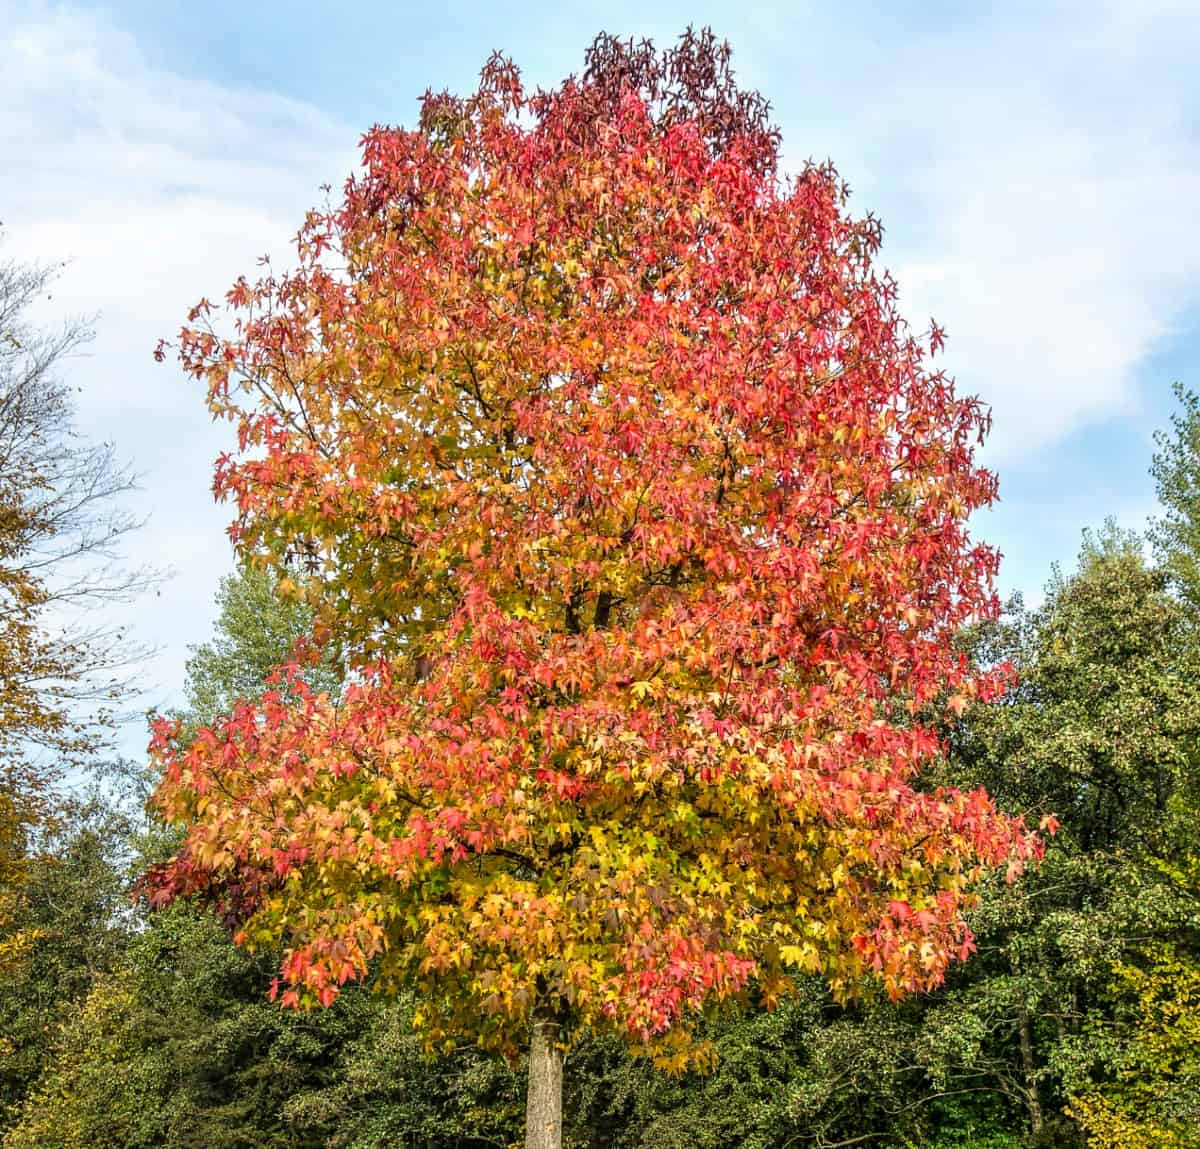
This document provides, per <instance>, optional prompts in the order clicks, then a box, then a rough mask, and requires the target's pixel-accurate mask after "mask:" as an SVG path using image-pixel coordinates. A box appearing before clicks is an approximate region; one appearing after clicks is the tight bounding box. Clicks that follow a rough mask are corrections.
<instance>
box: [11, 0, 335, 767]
mask: <svg viewBox="0 0 1200 1149" xmlns="http://www.w3.org/2000/svg"><path fill="white" fill-rule="evenodd" d="M0 57H2V58H3V60H4V67H3V68H2V69H0V107H3V108H4V109H5V114H4V115H3V116H2V117H0V154H2V155H4V156H5V157H6V163H7V165H8V166H9V170H10V171H12V172H14V173H16V174H17V175H18V177H19V178H16V179H13V178H6V180H5V186H4V188H3V191H2V192H0V197H2V198H0V219H2V220H3V222H4V225H5V233H6V242H5V244H4V250H3V254H4V255H5V256H6V257H15V258H19V259H40V260H56V259H68V260H69V261H70V263H69V265H68V267H67V268H66V270H65V272H64V274H63V276H62V279H61V281H60V283H59V284H58V287H57V288H56V290H55V293H54V299H53V300H52V302H51V303H50V304H49V306H48V307H47V308H46V309H45V310H44V313H43V316H42V318H44V319H46V320H48V321H49V320H51V319H53V318H57V317H58V316H61V315H62V314H63V313H64V312H65V313H77V314H92V313H96V312H99V317H98V322H97V325H96V326H97V339H96V341H95V343H94V344H93V345H92V346H91V347H90V348H89V350H88V353H87V355H86V356H85V357H84V358H82V359H80V360H79V361H76V362H74V363H72V364H70V365H69V368H68V370H69V378H70V380H71V382H72V383H73V384H77V385H78V386H79V387H80V389H81V390H80V393H79V397H78V401H79V414H80V429H81V430H82V431H83V432H84V433H85V434H87V435H88V436H89V437H90V438H93V439H109V440H113V441H115V442H116V443H117V444H118V448H119V450H120V452H121V453H122V454H125V455H127V456H131V457H132V459H133V461H134V463H135V465H136V467H137V468H138V469H139V470H140V471H141V472H142V473H143V475H144V479H143V490H142V492H141V493H140V494H139V496H138V497H137V500H136V507H135V509H136V510H137V511H138V512H140V513H148V514H149V515H150V516H151V521H150V525H149V526H148V527H147V528H145V529H144V530H143V531H142V532H140V533H139V535H138V536H137V537H136V538H134V539H133V540H132V541H131V545H130V547H129V552H130V554H129V557H130V559H131V561H132V562H134V563H140V562H149V563H153V564H158V565H170V566H171V567H172V568H173V569H174V570H175V571H176V572H177V574H176V576H175V577H174V578H173V579H171V580H170V581H169V582H167V583H166V584H165V585H164V586H163V587H162V590H161V595H160V596H159V597H152V598H149V599H143V600H142V601H141V602H139V603H138V604H136V605H135V607H134V609H133V610H132V612H131V618H132V621H133V628H134V632H135V634H136V635H137V637H138V638H139V639H140V640H141V641H144V642H147V643H150V644H153V645H156V646H158V647H160V648H161V653H160V654H159V656H158V657H156V658H155V659H154V660H153V661H152V662H151V663H150V664H149V665H148V666H146V667H145V668H144V677H145V679H146V681H147V682H148V683H149V684H151V685H152V687H153V688H154V691H155V693H153V694H152V696H151V700H152V701H156V702H160V701H164V700H167V699H169V698H170V691H171V690H172V689H173V688H175V689H177V688H178V686H179V685H181V684H182V679H183V672H182V668H183V660H184V658H185V657H186V648H187V645H188V644H189V643H194V642H198V641H202V640H204V639H205V638H207V637H208V633H209V627H210V620H211V617H212V608H211V600H212V594H213V591H214V589H215V586H216V580H217V577H218V575H219V574H220V573H222V572H223V571H224V570H226V569H228V567H229V565H230V552H229V548H228V546H227V545H226V544H225V543H224V539H223V528H224V527H225V525H226V523H227V522H228V520H229V518H230V513H229V510H228V509H227V508H224V507H216V506H214V504H213V500H212V496H211V494H210V484H211V477H212V462H213V459H214V457H215V456H216V454H217V453H218V452H219V451H220V450H222V449H223V448H225V447H226V446H227V445H228V441H227V435H226V434H225V430H224V428H223V427H214V426H213V425H212V424H211V423H210V422H209V420H208V418H207V416H206V413H205V412H204V406H203V395H202V394H201V393H200V390H199V388H198V387H197V386H196V385H195V384H192V383H189V382H188V381H185V380H183V379H181V377H180V374H179V372H178V371H177V370H176V369H174V368H172V367H171V366H159V365H156V364H155V363H154V362H153V359H152V352H153V348H154V344H155V342H156V340H157V339H158V338H159V337H160V336H170V335H172V334H174V333H175V332H176V331H177V330H178V329H179V327H180V325H181V323H182V322H183V319H184V316H185V314H186V311H187V308H188V307H189V306H190V305H191V304H192V303H194V302H195V301H196V299H198V298H199V297H200V296H201V295H208V296H210V297H211V298H219V297H220V296H221V295H222V294H223V292H224V290H225V289H226V288H227V287H228V285H229V284H230V283H231V282H232V281H233V279H234V278H235V277H236V276H237V275H238V274H241V273H242V272H246V273H252V272H253V271H254V270H255V259H256V258H257V256H259V255H260V254H264V253H271V254H273V255H274V256H275V257H276V259H277V260H278V259H282V260H283V261H284V262H286V258H287V252H288V245H289V242H290V237H291V236H292V235H293V234H294V233H295V230H296V227H297V225H298V222H299V221H300V220H301V219H302V218H303V213H304V211H305V210H306V209H307V208H308V207H310V206H312V204H313V203H315V202H318V201H319V199H320V198H321V193H320V191H319V185H320V184H322V183H324V182H330V183H333V184H334V185H335V186H336V185H337V184H339V183H340V182H341V180H342V179H343V178H344V177H345V176H346V174H347V173H348V172H349V171H350V170H351V168H352V166H353V163H354V159H355V154H354V150H353V146H354V141H355V134H354V133H353V132H352V131H351V130H349V129H348V128H346V127H344V126H342V125H340V124H338V123H336V122H335V121H334V120H333V119H331V118H330V117H327V116H324V115H322V114H320V113H319V112H318V111H316V110H314V109H313V108H310V107H307V106H305V105H302V104H297V103H294V102H291V101H288V100H284V99H281V98H279V97H278V96H275V95H272V94H271V93H267V92H258V91H252V90H244V91H234V90H230V89H226V88H222V87H218V86H216V85H212V84H208V83H205V82H203V81H201V80H197V79H193V78H190V77H185V76H180V75H176V74H172V73H170V72H165V71H162V70H160V69H158V68H156V67H154V66H153V65H152V63H150V62H149V61H148V60H146V59H145V58H144V57H143V56H142V54H141V53H140V51H139V47H138V45H137V44H136V42H134V41H133V40H132V39H131V38H130V36H129V35H128V34H127V33H125V32H124V31H123V30H122V29H120V28H119V27H117V26H116V25H114V24H113V23H112V22H111V20H109V19H108V18H106V17H105V16H103V15H101V14H97V13H94V12H86V11H83V10H80V9H77V8H70V7H60V6H54V7H51V6H46V5H37V6H32V7H30V6H24V7H20V8H16V9H14V8H11V7H9V8H7V9H6V8H5V6H4V5H3V4H0ZM143 741H144V739H143V737H142V734H141V732H140V731H131V732H130V734H129V736H128V738H127V749H128V750H129V752H131V753H133V752H136V751H137V750H138V749H139V747H140V744H141V743H142V742H143Z"/></svg>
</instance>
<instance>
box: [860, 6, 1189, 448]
mask: <svg viewBox="0 0 1200 1149" xmlns="http://www.w3.org/2000/svg"><path fill="white" fill-rule="evenodd" d="M1015 11H1016V10H1014V12H1009V11H1008V10H1007V9H1005V12H1006V13H1007V14H1006V15H1005V16H1003V17H1000V18H999V19H998V20H997V21H996V22H995V24H994V25H991V26H988V27H984V28H979V27H974V28H972V29H971V30H970V31H969V33H967V34H964V33H963V31H962V30H961V29H958V30H956V31H953V32H949V33H946V34H944V35H934V36H931V37H924V38H922V37H918V38H916V39H915V40H914V41H913V43H912V44H910V45H909V46H907V48H906V49H905V50H903V51H900V52H897V53H895V59H896V64H897V66H896V69H895V72H894V73H893V77H892V80H891V83H890V85H886V86H885V88H884V90H883V92H882V93H881V95H882V99H880V94H877V96H876V102H875V106H876V107H884V108H886V109H887V111H886V113H884V114H883V115H882V116H881V117H880V119H879V121H878V123H877V124H876V130H877V131H878V130H879V129H882V132H883V133H886V138H877V144H876V146H875V147H874V148H872V149H871V151H872V153H873V156H874V161H875V163H876V164H877V165H878V167H876V169H875V171H874V172H873V173H872V177H873V178H872V180H871V182H872V184H873V185H876V186H878V187H879V188H880V190H881V192H882V194H883V195H884V196H890V195H903V194H907V195H908V196H909V197H910V199H909V201H908V203H909V204H911V205H913V207H914V208H915V210H914V211H913V213H912V215H911V216H906V215H905V214H902V215H901V216H900V222H901V223H903V224H909V223H916V224H917V226H916V227H914V228H913V229H912V230H911V232H906V230H905V229H904V228H900V229H897V228H896V227H893V228H891V229H890V232H889V247H888V253H887V254H888V257H889V260H890V261H892V262H893V264H894V265H895V268H896V272H897V276H898V278H899V280H900V284H901V289H902V301H903V306H904V307H905V309H906V311H908V312H909V313H910V314H911V317H912V319H913V321H914V323H915V324H917V325H922V324H923V323H924V322H925V320H926V317H928V316H929V315H933V316H935V317H936V318H937V319H938V321H939V323H942V324H944V325H945V326H946V327H947V328H948V330H949V335H950V342H949V344H948V359H947V363H948V365H949V366H950V368H951V369H953V370H954V371H956V373H957V374H958V376H959V379H960V382H961V383H962V385H963V386H964V388H966V389H969V390H973V391H978V392H979V393H980V394H981V395H982V396H983V397H984V398H985V399H986V400H987V401H988V402H990V403H991V404H992V405H993V407H994V414H995V430H994V434H993V438H992V443H991V450H990V452H989V454H990V456H991V457H992V458H993V459H994V460H995V459H999V460H1004V461H1011V460H1014V459H1017V458H1020V457H1021V456H1024V455H1028V454H1029V453H1031V452H1034V451H1036V450H1039V449H1045V448H1047V447H1049V446H1050V445H1051V444H1053V443H1054V442H1055V441H1056V440H1059V439H1061V438H1062V437H1063V436H1065V435H1067V434H1069V433H1070V432H1073V431H1076V430H1079V429H1081V428H1083V427H1085V426H1088V425H1094V424H1097V423H1100V422H1102V421H1104V420H1106V419H1111V418H1114V417H1120V416H1137V415H1138V414H1139V412H1140V410H1141V408H1142V406H1143V405H1144V402H1145V396H1144V395H1143V394H1141V393H1140V392H1139V386H1138V383H1139V369H1140V368H1141V367H1142V366H1143V365H1144V364H1145V363H1146V361H1147V359H1148V358H1149V356H1150V355H1152V354H1153V353H1154V352H1155V351H1156V350H1158V349H1160V348H1161V347H1162V345H1163V343H1164V341H1165V340H1166V339H1168V338H1169V337H1171V336H1173V335H1177V334H1179V333H1180V329H1181V325H1182V324H1183V323H1184V322H1185V321H1191V320H1194V309H1195V308H1196V306H1197V304H1198V303H1200V230H1198V229H1197V228H1196V226H1195V210H1196V204H1197V203H1198V202H1200V139H1198V138H1197V121H1196V119H1195V118H1194V117H1195V115H1196V113H1197V111H1200V107H1198V105H1197V96H1198V94H1200V89H1198V88H1197V86H1196V85H1195V84H1194V83H1192V84H1189V83H1187V82H1186V81H1184V79H1183V78H1184V77H1186V76H1188V75H1190V74H1191V71H1190V69H1191V67H1192V61H1191V60H1189V59H1186V57H1185V55H1184V49H1183V45H1184V44H1186V43H1189V42H1190V43H1191V44H1193V45H1194V44H1195V43H1197V42H1200V9H1197V8H1196V7H1195V6H1191V7H1190V8H1184V7H1180V8H1178V9H1173V10H1172V9H1168V8H1166V7H1159V8H1158V9H1157V10H1152V9H1146V8H1139V7H1138V6H1137V5H1134V4H1130V5H1125V6H1113V7H1112V8H1111V9H1109V10H1105V9H1102V8H1099V7H1096V6H1088V8H1087V9H1084V10H1076V9H1073V8H1058V9H1050V8H1049V7H1048V6H1047V7H1046V8H1043V9H1041V10H1038V11H1028V10H1026V11H1023V12H1020V13H1019V14H1015ZM922 65H923V71H918V69H919V68H921V67H922ZM1189 117H1193V118H1191V119H1190V120H1189ZM889 181H891V182H893V183H894V184H895V185H896V189H897V190H896V191H895V192H889V191H888V190H887V188H886V185H887V184H888V182H889ZM872 190H874V188H872ZM860 202H862V201H861V200H860ZM885 212H886V204H885ZM884 220H885V223H886V222H887V221H888V216H887V214H886V213H885V215H884ZM1165 385H1166V381H1164V382H1163V389H1164V390H1165Z"/></svg>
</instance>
